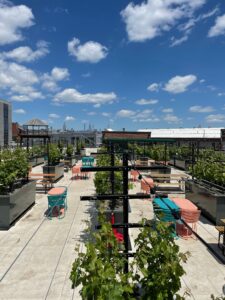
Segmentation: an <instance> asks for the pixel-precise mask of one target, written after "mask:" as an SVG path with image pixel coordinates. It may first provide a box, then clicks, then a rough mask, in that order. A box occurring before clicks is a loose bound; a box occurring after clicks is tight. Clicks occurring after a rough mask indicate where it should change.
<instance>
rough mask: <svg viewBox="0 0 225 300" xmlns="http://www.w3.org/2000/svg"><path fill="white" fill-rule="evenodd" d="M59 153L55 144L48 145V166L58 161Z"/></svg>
mask: <svg viewBox="0 0 225 300" xmlns="http://www.w3.org/2000/svg"><path fill="white" fill-rule="evenodd" d="M60 158H61V153H60V150H59V148H58V147H57V146H56V145H55V144H50V145H49V158H48V163H49V165H50V166H55V165H57V164H58V163H59V162H60Z"/></svg>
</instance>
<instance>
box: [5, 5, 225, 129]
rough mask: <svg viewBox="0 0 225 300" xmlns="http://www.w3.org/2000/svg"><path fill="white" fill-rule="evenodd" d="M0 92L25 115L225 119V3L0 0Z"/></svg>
mask: <svg viewBox="0 0 225 300" xmlns="http://www.w3.org/2000/svg"><path fill="white" fill-rule="evenodd" d="M0 92H1V94H0V95H1V96H0V98H2V99H5V100H8V101H11V102H12V105H13V121H17V122H19V123H21V124H23V123H24V122H26V121H27V120H30V119H32V118H39V119H41V120H45V121H46V122H48V123H49V125H50V126H52V127H54V128H62V126H63V123H64V122H65V124H66V126H67V128H74V129H75V130H78V129H83V128H84V126H85V127H86V128H88V127H89V126H91V127H94V128H96V129H104V128H107V127H111V128H113V129H117V130H120V129H122V128H126V129H127V130H136V129H140V128H177V127H196V126H202V127H208V126H210V127H224V124H225V3H224V2H223V1H218V2H217V1H209V0H148V1H137V0H136V1H133V2H129V1H123V0H120V1H105V0H104V1H103V0H98V1H93V0H82V1H81V0H76V1H72V0H70V1H69V0H64V1H62V0H61V1H59V0H52V1H49V0H45V1H43V0H42V1H41V0H33V1H32V0H29V1H13V2H11V1H6V0H0Z"/></svg>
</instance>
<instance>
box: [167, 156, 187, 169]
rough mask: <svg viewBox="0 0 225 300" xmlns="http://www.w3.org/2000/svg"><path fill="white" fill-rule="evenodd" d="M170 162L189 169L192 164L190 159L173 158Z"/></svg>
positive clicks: (175, 165)
mask: <svg viewBox="0 0 225 300" xmlns="http://www.w3.org/2000/svg"><path fill="white" fill-rule="evenodd" d="M169 164H170V165H172V166H174V167H176V168H178V169H182V170H188V169H189V166H190V165H191V163H190V160H188V159H176V158H174V159H171V160H170V161H169Z"/></svg>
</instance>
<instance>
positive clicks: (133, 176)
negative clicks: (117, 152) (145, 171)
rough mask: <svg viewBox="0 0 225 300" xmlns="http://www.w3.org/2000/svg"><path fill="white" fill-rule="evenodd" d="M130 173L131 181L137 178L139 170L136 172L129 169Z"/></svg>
mask: <svg viewBox="0 0 225 300" xmlns="http://www.w3.org/2000/svg"><path fill="white" fill-rule="evenodd" d="M130 175H131V177H132V180H133V181H136V180H137V178H138V176H139V172H138V171H137V170H131V171H130Z"/></svg>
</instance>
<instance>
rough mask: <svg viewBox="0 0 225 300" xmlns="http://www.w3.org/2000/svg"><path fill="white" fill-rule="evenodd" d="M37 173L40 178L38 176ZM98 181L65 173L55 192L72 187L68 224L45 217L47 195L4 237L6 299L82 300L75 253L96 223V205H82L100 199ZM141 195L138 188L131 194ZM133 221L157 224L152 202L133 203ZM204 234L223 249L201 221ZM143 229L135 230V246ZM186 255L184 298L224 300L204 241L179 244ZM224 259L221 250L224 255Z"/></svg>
mask: <svg viewBox="0 0 225 300" xmlns="http://www.w3.org/2000/svg"><path fill="white" fill-rule="evenodd" d="M39 168H40V167H36V170H34V172H38V170H40V169H39ZM93 176H94V174H92V175H91V178H90V179H88V180H71V171H69V172H68V173H65V176H64V178H63V179H61V180H60V181H59V182H58V183H57V184H55V186H57V185H58V186H60V185H66V186H68V210H67V211H66V216H65V218H63V219H58V218H53V219H52V220H49V219H47V218H46V217H45V211H46V209H47V195H46V194H40V193H37V194H36V204H35V205H34V206H33V207H32V208H31V210H29V211H28V212H27V213H26V214H25V215H24V216H23V217H22V218H21V219H20V220H19V221H18V222H17V223H16V225H15V226H12V227H11V228H10V229H9V230H8V231H0V245H1V246H0V299H1V300H6V299H10V300H13V299H17V300H18V299H19V300H20V299H21V300H24V299H35V300H36V299H37V300H39V299H80V296H79V290H78V289H75V290H72V289H71V282H70V280H69V276H70V271H71V266H72V263H73V261H74V259H75V257H76V252H75V251H74V248H75V246H76V244H79V247H80V249H82V248H83V246H84V241H85V232H84V229H85V228H86V224H85V222H84V220H88V221H90V220H91V219H92V218H94V219H95V216H96V211H95V209H94V204H93V203H91V202H86V201H85V202H81V201H80V196H81V195H91V194H93V193H94V191H95V189H94V184H93ZM136 192H140V182H136V183H135V185H134V189H133V190H132V191H131V193H136ZM130 207H131V213H130V216H129V218H130V221H131V222H138V221H139V220H141V218H142V217H147V218H152V217H153V209H152V204H151V201H150V200H131V201H130ZM198 233H199V234H200V235H201V236H202V237H203V238H204V239H205V240H207V242H208V243H209V244H210V245H211V246H212V247H214V248H215V249H216V250H218V249H217V245H216V243H217V231H216V230H215V228H214V226H213V225H211V224H210V223H209V222H208V221H207V220H205V219H204V218H201V221H200V222H199V223H198ZM137 234H138V229H130V237H131V244H133V240H134V238H135V237H136V236H137ZM177 243H178V244H179V246H180V249H181V251H182V252H185V251H190V252H191V257H190V258H189V259H188V262H187V263H186V264H185V265H184V268H185V270H186V275H184V276H183V278H182V290H181V294H182V293H184V292H185V291H186V290H188V291H189V292H190V296H188V297H187V299H199V300H201V299H204V300H205V299H210V295H211V294H214V295H215V296H219V295H221V294H222V287H223V285H224V284H225V281H224V278H225V267H224V264H222V263H220V262H219V261H218V260H217V259H216V258H215V257H214V256H213V255H212V253H211V252H210V251H209V250H207V248H206V247H205V246H204V245H203V244H202V243H201V242H200V241H198V240H194V239H192V238H191V239H188V240H184V239H181V238H180V239H179V240H177ZM218 253H220V250H218Z"/></svg>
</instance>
